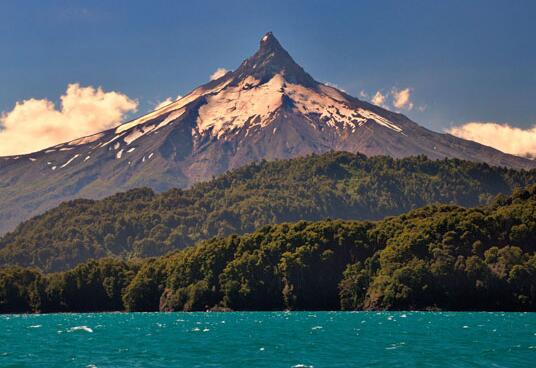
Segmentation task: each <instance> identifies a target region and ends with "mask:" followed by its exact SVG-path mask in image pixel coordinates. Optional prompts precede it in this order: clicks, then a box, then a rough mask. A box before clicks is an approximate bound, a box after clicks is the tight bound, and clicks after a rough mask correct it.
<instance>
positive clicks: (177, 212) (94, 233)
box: [0, 153, 536, 272]
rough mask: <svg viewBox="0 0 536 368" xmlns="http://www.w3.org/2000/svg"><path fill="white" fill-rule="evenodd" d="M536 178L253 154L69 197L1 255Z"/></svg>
mask: <svg viewBox="0 0 536 368" xmlns="http://www.w3.org/2000/svg"><path fill="white" fill-rule="evenodd" d="M531 183H536V170H531V171H515V170H509V169H505V168H497V167H491V166H488V165H487V164H479V163H473V162H466V161H460V160H457V159H451V160H441V161H432V160H428V159H427V158H425V157H422V156H419V157H412V158H406V159H398V160H397V159H392V158H388V157H371V158H367V157H366V156H363V155H353V154H350V153H327V154H323V155H312V156H308V157H304V158H298V159H292V160H282V161H272V162H266V161H263V162H260V163H255V164H251V165H248V166H245V167H243V168H240V169H237V170H234V171H232V172H229V173H227V174H225V175H223V176H222V177H220V178H217V179H214V180H212V181H210V182H207V183H202V184H198V185H196V186H194V187H193V188H192V189H189V190H179V189H174V190H170V191H168V192H165V193H161V194H155V193H153V192H152V191H151V190H150V189H136V190H131V191H129V192H126V193H122V194H117V195H114V196H111V197H109V198H107V199H103V200H99V201H93V200H75V201H71V202H66V203H63V204H62V205H60V206H59V207H57V208H55V209H52V210H50V211H48V212H46V213H45V214H43V215H40V216H37V217H35V218H33V219H31V220H29V221H26V222H24V223H22V224H21V225H19V226H18V227H17V229H16V230H15V231H14V232H12V233H8V234H6V235H5V236H4V237H3V238H1V239H0V265H6V264H18V265H23V266H36V267H38V268H40V269H42V270H44V271H47V272H48V271H59V270H65V269H69V268H72V267H73V266H75V265H77V264H79V263H82V262H85V261H87V260H88V259H96V258H102V257H106V256H121V257H123V258H125V259H129V258H132V257H146V256H157V255H162V254H165V253H166V252H168V251H170V250H173V249H180V248H184V247H186V246H189V245H192V244H194V243H195V242H197V241H199V240H203V239H209V238H210V237H212V236H224V235H227V234H233V233H234V234H243V233H246V232H251V231H253V230H254V229H256V228H258V227H260V226H262V225H265V224H273V223H281V222H291V221H298V220H319V219H324V218H339V219H356V220H357V219H364V220H374V219H381V218H384V217H385V216H391V215H398V214H401V213H403V212H405V211H408V210H411V209H414V208H417V207H421V206H424V205H427V204H431V203H445V204H448V203H451V204H459V205H462V206H475V205H479V204H484V203H487V202H488V201H489V199H490V198H492V197H493V196H495V195H497V194H499V193H504V194H509V193H511V191H512V190H513V188H514V187H525V186H527V185H529V184H531Z"/></svg>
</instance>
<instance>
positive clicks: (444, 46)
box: [0, 0, 536, 131]
mask: <svg viewBox="0 0 536 368" xmlns="http://www.w3.org/2000/svg"><path fill="white" fill-rule="evenodd" d="M534 19H536V2H534V1H467V0H466V1H291V0H286V1H222V0H220V1H208V0H205V1H188V2H186V1H118V0H116V1H72V0H71V1H44V0H39V1H24V0H19V1H1V2H0V47H1V49H2V53H1V57H0V111H3V112H7V111H10V110H11V109H12V108H13V106H14V104H15V103H16V102H17V101H21V100H25V99H29V98H39V99H43V98H47V99H49V100H52V101H56V102H57V100H58V98H59V96H60V95H62V94H63V93H65V90H66V86H67V85H68V84H69V83H75V82H78V83H80V84H81V85H82V86H101V87H102V88H103V89H104V90H106V91H120V92H121V93H124V94H126V95H127V96H129V97H130V98H132V99H136V100H138V101H139V104H140V105H139V109H138V114H139V113H143V112H146V111H148V110H150V109H151V107H153V106H154V105H155V104H156V103H157V102H159V101H162V100H164V99H165V98H167V97H169V96H177V95H179V94H185V93H186V92H188V91H189V90H190V89H192V88H194V87H195V86H197V85H199V84H201V83H204V82H205V81H207V80H208V76H209V75H210V74H211V73H212V72H213V71H214V70H215V69H217V68H219V67H224V68H227V69H234V68H235V67H237V66H238V64H239V63H240V62H241V61H242V60H243V59H244V58H245V57H247V56H249V55H251V54H252V53H254V52H255V51H256V49H257V47H258V41H259V39H260V37H261V36H262V35H263V34H264V33H265V32H267V31H273V32H274V34H275V35H276V37H277V38H278V39H279V40H280V42H281V43H282V44H283V46H284V47H285V48H286V49H287V50H288V51H289V52H290V54H291V55H292V56H293V57H294V58H295V59H296V61H297V62H298V63H299V64H301V65H302V66H303V67H304V68H305V69H306V70H307V71H308V72H309V73H310V74H312V75H313V76H314V77H315V78H316V79H317V80H319V81H323V82H330V83H333V84H336V85H337V86H339V87H340V88H343V89H345V90H346V91H347V92H348V93H350V94H352V95H354V96H359V93H360V91H365V92H366V93H367V94H370V95H371V94H373V93H375V92H376V91H378V90H379V91H382V93H388V92H389V91H391V90H392V89H393V88H397V89H403V88H410V89H411V101H412V102H413V103H414V108H413V109H412V110H411V111H404V113H405V114H407V115H408V116H410V117H411V118H412V119H413V120H415V121H417V122H418V123H420V124H422V125H424V126H426V127H429V128H432V129H434V130H437V131H443V130H444V129H446V128H448V127H451V126H452V125H459V124H463V123H465V122H468V121H489V122H504V123H509V124H511V125H513V126H517V127H523V128H528V127H530V126H532V125H533V124H534V123H536V109H535V106H536V44H535V39H536V28H535V26H534ZM421 110H423V111H421Z"/></svg>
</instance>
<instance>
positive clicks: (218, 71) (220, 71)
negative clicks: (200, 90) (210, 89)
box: [210, 68, 228, 80]
mask: <svg viewBox="0 0 536 368" xmlns="http://www.w3.org/2000/svg"><path fill="white" fill-rule="evenodd" d="M227 72H228V70H227V69H225V68H218V69H216V71H215V72H214V73H212V74H211V75H210V80H216V79H218V78H221V77H223V76H224V75H225V74H227Z"/></svg>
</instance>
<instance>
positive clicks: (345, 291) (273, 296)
mask: <svg viewBox="0 0 536 368" xmlns="http://www.w3.org/2000/svg"><path fill="white" fill-rule="evenodd" d="M283 309H289V310H304V309H307V310H339V309H342V310H378V309H389V310H399V309H410V310H516V311H535V310H536V185H534V186H530V187H528V188H527V189H524V190H521V189H518V190H515V191H514V193H513V194H512V195H511V196H504V195H499V196H497V197H496V198H495V199H494V200H493V201H492V202H491V203H490V204H489V205H486V206H480V207H477V208H464V207H460V206H455V205H430V206H426V207H423V208H420V209H416V210H412V211H409V212H408V213H405V214H402V215H400V216H395V217H389V218H386V219H384V220H380V221H345V220H330V219H327V220H322V221H317V222H309V221H298V222H294V223H284V224H278V225H266V226H262V227H260V228H258V229H257V230H256V231H254V232H251V233H248V234H245V235H230V236H223V237H215V238H212V239H210V240H203V241H200V242H198V243H197V244H196V245H195V246H193V247H189V248H186V249H183V250H178V251H174V252H171V253H169V254H168V255H166V256H162V257H153V258H149V259H143V260H130V261H126V260H122V259H119V258H103V259H100V260H92V261H89V262H86V263H84V264H81V265H78V266H76V267H75V268H73V269H71V270H68V271H64V272H57V273H49V274H45V273H42V272H41V271H39V270H37V269H35V268H23V267H20V266H10V267H5V268H3V269H0V313H13V312H58V311H72V312H74V311H112V310H128V311H157V310H161V311H198V310H283Z"/></svg>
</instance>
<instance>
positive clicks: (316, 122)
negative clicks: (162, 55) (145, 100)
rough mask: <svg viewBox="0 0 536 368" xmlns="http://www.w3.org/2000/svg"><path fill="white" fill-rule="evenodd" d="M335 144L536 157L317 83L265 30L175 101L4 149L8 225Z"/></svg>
mask: <svg viewBox="0 0 536 368" xmlns="http://www.w3.org/2000/svg"><path fill="white" fill-rule="evenodd" d="M28 139H31V137H28ZM330 150H337V151H349V152H361V153H364V154H366V155H369V156H370V155H389V156H393V157H406V156H412V155H420V154H424V155H426V156H428V157H429V158H432V159H440V158H444V157H452V158H460V159H465V160H472V161H478V162H486V163H488V164H491V165H497V166H507V167H511V168H517V169H521V168H523V169H528V168H534V167H536V162H535V161H531V160H528V159H524V158H521V157H517V156H512V155H508V154H505V153H502V152H500V151H498V150H495V149H493V148H490V147H487V146H484V145H481V144H478V143H475V142H471V141H467V140H463V139H460V138H456V137H454V136H451V135H449V134H440V133H436V132H432V131H430V130H428V129H425V128H423V127H421V126H419V125H418V124H416V123H414V122H412V121H411V120H410V119H408V118H407V117H405V116H404V115H401V114H398V113H394V112H390V111H388V110H385V109H383V108H380V107H378V106H375V105H372V104H370V103H367V102H364V101H361V100H358V99H357V98H354V97H352V96H349V95H347V94H346V93H344V92H342V91H339V90H337V89H336V88H334V87H331V86H327V85H325V84H322V83H319V82H317V81H315V80H314V79H313V78H312V77H311V76H310V75H309V74H307V73H306V72H305V71H304V70H303V69H302V68H301V67H300V66H299V65H298V64H296V63H295V62H294V60H293V59H292V57H291V56H290V55H289V54H288V53H287V52H286V51H285V50H284V49H283V47H282V46H281V45H280V44H279V42H278V41H277V39H276V38H275V37H274V36H273V34H271V33H267V34H266V35H264V36H263V37H262V39H261V41H260V47H259V50H258V51H257V52H256V53H255V54H254V55H253V56H252V57H250V58H248V59H246V60H245V61H244V62H243V63H242V64H241V65H240V66H239V67H238V69H236V70H235V71H233V72H228V73H227V74H225V75H223V76H221V77H220V78H218V79H216V80H213V81H211V82H209V83H207V84H205V85H202V86H200V87H198V88H196V89H195V90H193V91H192V92H190V93H189V94H187V95H186V96H184V97H183V98H181V99H179V100H178V101H176V102H173V103H171V104H169V105H167V106H165V107H162V108H160V109H158V110H156V111H154V112H151V113H149V114H147V115H145V116H142V117H140V118H138V119H136V120H133V121H131V122H128V123H126V124H123V125H120V126H118V127H117V128H114V129H110V130H107V131H104V132H101V133H98V134H95V135H92V136H88V137H83V138H80V139H77V140H74V141H71V142H67V143H64V144H60V145H57V146H54V147H51V148H49V149H45V150H42V151H39V152H35V153H32V154H29V155H20V156H11V157H4V158H1V159H0V203H1V205H0V232H4V231H7V230H10V229H13V228H14V226H15V225H17V224H18V223H19V222H20V221H21V220H24V219H26V218H29V217H30V216H32V215H35V214H39V213H42V212H43V211H45V210H46V209H49V208H51V207H53V206H55V205H57V204H59V203H60V202H62V201H64V200H68V199H73V198H78V197H85V198H102V197H104V196H107V195H110V194H113V193H116V192H119V191H123V190H127V189H130V188H134V187H140V186H148V187H151V188H153V189H155V190H157V191H162V190H166V189H169V188H172V187H180V188H185V187H189V186H191V185H192V184H193V183H196V182H199V181H203V180H206V179H209V178H211V177H213V176H215V175H219V174H221V173H224V172H225V171H227V170H229V169H233V168H237V167H239V166H242V165H244V164H246V163H248V162H251V161H255V160H259V159H268V160H272V159H277V158H292V157H296V156H303V155H306V154H310V153H322V152H326V151H330Z"/></svg>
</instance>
